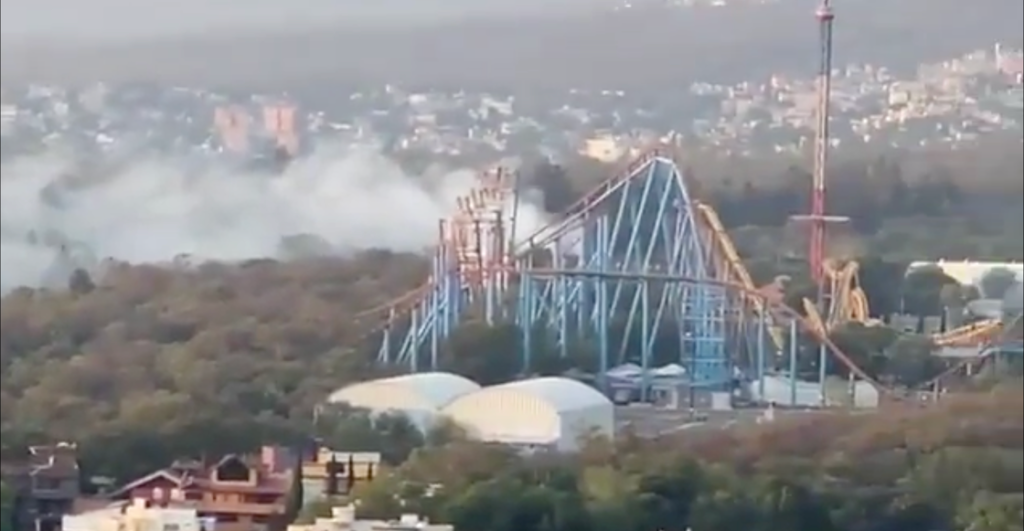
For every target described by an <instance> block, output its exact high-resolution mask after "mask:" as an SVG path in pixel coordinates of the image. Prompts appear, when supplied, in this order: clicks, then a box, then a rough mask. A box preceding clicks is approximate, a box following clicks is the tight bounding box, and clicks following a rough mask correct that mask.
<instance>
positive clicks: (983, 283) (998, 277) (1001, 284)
mask: <svg viewBox="0 0 1024 531" xmlns="http://www.w3.org/2000/svg"><path fill="white" fill-rule="evenodd" d="M1016 283H1017V274H1016V273H1014V272H1013V271H1012V270H1010V269H1007V268H1005V267H993V268H992V269H989V270H988V271H986V272H985V274H984V275H982V277H981V280H980V281H979V282H978V284H979V287H980V288H981V294H982V295H983V296H984V297H985V298H987V299H1002V298H1003V295H1005V294H1006V292H1007V291H1008V290H1009V289H1010V287H1012V286H1013V285H1014V284H1016Z"/></svg>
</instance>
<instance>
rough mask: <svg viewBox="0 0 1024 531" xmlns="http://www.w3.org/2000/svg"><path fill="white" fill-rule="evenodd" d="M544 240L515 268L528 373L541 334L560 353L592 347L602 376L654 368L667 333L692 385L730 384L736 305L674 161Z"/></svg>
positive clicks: (635, 175) (604, 196) (655, 164)
mask: <svg viewBox="0 0 1024 531" xmlns="http://www.w3.org/2000/svg"><path fill="white" fill-rule="evenodd" d="M540 236H541V237H540V238H539V240H535V241H534V242H532V244H531V245H532V246H533V248H534V250H535V252H532V253H528V255H527V256H529V257H530V258H526V259H524V263H522V264H520V266H519V268H518V269H519V271H521V277H520V282H519V293H518V297H517V313H516V319H517V323H518V324H519V326H520V328H521V329H522V330H523V332H524V334H525V337H524V339H525V341H524V342H523V343H524V352H523V364H524V368H528V367H529V365H530V355H531V350H532V348H533V341H532V337H531V336H532V334H534V333H536V332H537V330H547V331H549V333H550V334H551V335H552V336H553V338H554V341H555V344H556V345H558V347H559V348H561V349H562V350H563V352H565V351H567V350H568V347H569V344H570V343H572V342H583V343H584V344H587V345H590V346H591V348H592V349H595V350H596V351H597V352H596V356H597V358H598V363H597V366H598V373H599V374H600V375H603V374H605V373H606V371H607V370H608V368H609V367H610V365H612V364H618V363H621V362H623V361H633V362H636V363H637V364H639V365H641V366H642V367H643V368H644V369H648V368H652V367H651V360H652V359H653V353H654V349H655V341H656V339H658V338H663V337H664V335H665V334H666V333H669V334H671V336H673V337H674V338H675V341H674V343H675V345H673V346H672V349H673V350H675V351H677V354H678V362H679V364H680V365H682V366H683V367H684V368H686V369H687V370H688V372H689V375H690V380H691V381H692V382H693V383H694V384H700V385H707V386H721V385H725V384H727V382H729V381H730V380H731V379H732V375H733V371H732V368H733V367H732V366H733V362H732V360H731V359H730V356H729V351H730V350H735V349H733V348H731V347H733V346H735V344H734V342H733V341H730V338H728V337H727V336H728V332H729V330H730V328H731V324H732V323H734V322H735V320H736V318H738V317H740V316H741V315H742V310H741V308H740V304H741V303H740V301H739V300H738V299H737V298H736V297H733V296H731V295H730V293H729V290H728V289H727V288H726V287H725V286H724V285H722V284H720V283H715V281H719V280H723V279H717V278H715V267H714V266H713V265H712V256H711V254H712V253H711V251H710V248H709V245H708V241H707V238H708V233H707V231H706V230H704V228H703V227H701V226H700V224H699V221H698V216H697V214H696V211H695V208H694V202H693V201H692V200H691V198H690V196H689V194H688V192H687V189H686V185H685V182H684V179H683V175H682V174H681V172H680V171H679V169H678V168H677V167H676V165H675V164H674V163H673V162H672V161H670V160H668V159H665V158H660V157H654V158H652V159H650V160H647V161H645V162H644V163H643V164H641V165H640V166H639V167H637V168H635V169H634V170H633V171H632V172H631V174H630V175H628V176H627V178H626V179H623V180H621V181H620V182H618V183H617V184H616V185H615V186H612V187H609V188H607V189H605V190H602V191H601V192H600V193H599V195H597V196H595V197H593V198H592V200H591V201H590V202H589V203H588V204H587V205H586V206H585V208H584V209H583V210H582V212H581V213H580V214H579V215H575V216H570V217H569V218H567V222H565V223H562V224H560V225H558V226H556V227H552V228H551V230H549V231H544V232H543V233H542V234H541V235H540ZM538 249H539V250H541V251H542V252H536V250H538ZM539 261H540V262H544V263H538V262H539ZM666 329H671V331H670V332H667V330H666ZM613 330H615V331H616V332H613ZM733 339H735V338H733ZM659 348H666V345H665V343H664V342H662V343H660V344H659Z"/></svg>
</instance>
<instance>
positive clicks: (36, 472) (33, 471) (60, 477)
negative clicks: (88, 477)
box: [3, 442, 80, 531]
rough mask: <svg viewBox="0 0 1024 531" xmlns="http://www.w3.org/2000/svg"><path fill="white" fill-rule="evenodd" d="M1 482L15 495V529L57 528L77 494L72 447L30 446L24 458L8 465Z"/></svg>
mask: <svg viewBox="0 0 1024 531" xmlns="http://www.w3.org/2000/svg"><path fill="white" fill-rule="evenodd" d="M3 479H4V481H6V482H7V483H8V484H9V485H11V486H12V487H13V488H14V490H15V492H16V493H17V495H16V496H17V497H16V503H15V514H14V519H15V522H16V524H17V526H18V527H30V528H33V529H36V530H38V531H47V530H55V529H59V527H60V522H61V517H62V516H63V515H64V514H66V513H67V512H69V511H70V510H71V508H72V506H73V505H74V502H75V499H76V498H78V496H79V493H80V490H79V489H80V471H79V468H78V449H77V447H76V445H75V444H73V443H67V442H62V443H58V444H55V445H40V446H31V447H29V449H28V454H27V455H25V456H24V459H22V460H18V461H16V462H14V463H13V464H8V465H6V466H5V467H4V470H3Z"/></svg>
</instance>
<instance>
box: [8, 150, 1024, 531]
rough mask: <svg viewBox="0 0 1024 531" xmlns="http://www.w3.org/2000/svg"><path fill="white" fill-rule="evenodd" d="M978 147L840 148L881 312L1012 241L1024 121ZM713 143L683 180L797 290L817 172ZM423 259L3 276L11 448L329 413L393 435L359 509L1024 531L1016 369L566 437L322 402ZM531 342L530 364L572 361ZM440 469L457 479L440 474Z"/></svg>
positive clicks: (167, 442)
mask: <svg viewBox="0 0 1024 531" xmlns="http://www.w3.org/2000/svg"><path fill="white" fill-rule="evenodd" d="M1018 142H1019V140H1018ZM978 149H979V150H988V152H987V153H988V154H985V152H984V151H981V152H978V153H974V152H963V153H958V154H957V156H955V157H947V156H943V155H942V154H938V155H932V154H917V155H913V156H910V155H907V156H905V157H903V156H901V157H895V156H892V157H878V156H868V155H865V156H864V157H861V158H857V157H850V159H849V160H840V161H837V166H836V169H835V172H834V175H835V183H836V184H835V189H836V190H839V191H838V192H836V193H834V194H833V199H832V202H831V204H832V208H833V209H834V211H835V212H837V213H840V214H843V215H848V216H850V217H851V222H850V223H849V224H848V226H846V227H844V228H843V231H842V232H838V233H837V235H836V238H835V239H836V241H837V242H839V243H838V244H837V245H836V247H835V248H834V249H833V254H841V255H842V256H844V257H848V258H856V259H858V260H860V261H861V262H862V264H863V272H862V282H863V285H864V288H865V289H866V291H867V292H868V296H869V298H870V299H871V302H872V305H873V308H874V310H875V311H876V312H877V314H878V317H880V318H881V317H885V316H886V315H888V314H890V313H893V312H897V311H900V310H901V309H902V310H903V311H905V312H907V313H910V314H914V315H918V316H939V315H943V314H945V313H948V312H947V311H946V310H947V309H948V307H949V306H950V305H951V304H953V302H954V299H955V300H961V301H962V299H963V298H964V296H966V295H965V294H964V293H963V292H964V291H966V290H965V289H962V288H963V287H962V286H956V282H955V281H954V280H952V279H950V278H948V277H946V276H945V275H943V274H942V273H941V271H938V270H928V269H925V270H923V271H922V272H920V273H918V274H916V275H911V276H909V277H905V276H904V273H905V271H906V266H907V264H908V263H909V262H910V261H912V260H924V259H929V258H932V259H934V258H941V257H946V258H971V259H973V260H1018V261H1019V260H1021V259H1022V257H1024V251H1022V250H1021V246H1022V244H1021V240H1022V234H1024V231H1022V225H1024V205H1022V202H1021V197H1022V195H1024V192H1022V186H1024V184H1022V181H1021V180H1020V179H1019V176H1020V175H1021V174H1022V170H1021V168H1020V164H1021V161H1020V157H1019V154H1020V151H1019V143H1018V144H1016V147H1014V146H1010V148H1009V149H1010V151H1009V152H1008V151H1006V149H1007V148H1006V147H1005V146H1002V147H1000V149H998V150H993V148H992V147H991V146H984V147H982V148H978ZM1014 149H1015V150H1016V151H1013V150H1014ZM915 157H916V158H915ZM965 161H967V162H965ZM724 162H727V161H703V162H701V164H700V165H698V167H696V168H695V169H694V172H693V173H694V177H693V179H694V183H693V188H694V189H695V190H697V191H698V192H697V193H698V195H700V196H701V197H702V198H704V199H705V200H707V201H708V202H710V203H712V204H713V205H715V206H716V207H717V208H718V209H719V210H720V212H721V214H722V217H723V219H724V220H725V221H726V223H727V224H728V226H729V227H728V228H729V229H730V231H731V232H732V234H733V235H734V238H735V239H736V241H737V243H738V245H739V247H740V249H741V251H742V252H743V253H744V254H745V255H746V258H747V261H748V263H749V264H750V266H751V269H752V270H753V272H754V273H755V275H756V276H757V277H758V278H759V279H761V280H766V279H771V278H773V276H775V275H781V274H785V275H790V276H792V277H793V279H794V280H793V282H792V283H791V286H792V287H791V288H790V289H791V292H789V293H787V294H786V295H787V297H799V296H802V295H803V294H804V291H805V290H806V289H807V287H808V286H809V283H808V282H807V281H806V278H805V277H806V275H805V273H804V272H803V271H802V268H803V265H802V264H803V260H802V258H801V254H800V253H802V252H803V249H802V248H801V247H800V244H799V241H800V234H799V232H798V231H796V229H793V228H792V227H789V223H788V221H787V219H788V216H789V215H791V214H794V213H797V212H800V211H802V210H804V209H805V205H806V202H807V192H806V189H807V188H808V186H807V185H808V181H809V179H808V176H807V173H806V172H805V171H804V170H802V169H801V168H800V167H798V166H795V165H790V164H788V163H785V162H784V161H782V162H780V161H770V162H765V163H762V164H761V165H760V167H761V168H762V170H763V171H764V175H765V177H764V178H759V179H757V180H745V179H741V178H738V177H736V176H735V175H732V174H730V172H731V170H728V168H730V167H731V166H730V165H728V164H725V163H724ZM968 162H969V163H968ZM528 168H529V173H528V174H527V178H528V179H529V180H530V184H531V185H532V186H535V187H538V188H541V189H542V190H544V192H545V199H546V201H547V202H548V205H547V207H548V209H549V210H551V211H558V210H559V209H560V208H562V207H564V206H565V205H566V204H567V203H569V202H571V201H572V200H574V198H576V197H579V196H580V194H582V193H583V192H584V191H585V190H586V189H587V188H588V187H589V186H590V185H592V183H593V182H594V180H595V179H597V178H599V177H595V176H597V175H601V173H602V172H603V173H604V174H607V171H608V168H599V167H595V166H594V165H593V164H592V163H589V162H576V161H566V162H563V163H561V164H555V163H551V162H545V161H541V162H539V163H537V164H535V165H531V166H529V167H528ZM794 231H796V234H793V232H794ZM789 241H794V242H795V243H794V244H793V246H789V245H788V244H786V242H789ZM780 242H781V244H780ZM843 253H845V254H843ZM427 267H428V264H427V263H426V262H425V259H424V258H423V257H420V256H415V255H404V254H396V253H392V252H388V251H385V250H379V251H372V252H365V253H362V254H359V255H358V256H352V257H345V258H317V259H308V260H300V261H296V262H290V263H278V262H275V261H271V260H253V261H250V262H247V263H245V264H241V265H227V264H205V265H200V266H197V267H190V268H180V269H170V268H161V267H156V266H146V265H115V266H113V267H111V268H110V269H109V270H108V271H106V272H105V274H104V275H102V276H97V277H96V278H90V277H89V276H88V275H87V274H84V273H83V274H76V275H73V276H72V278H71V279H70V280H69V283H68V289H66V290H33V289H28V288H23V289H19V290H15V291H13V292H11V293H8V294H6V295H5V296H4V297H3V300H2V307H0V310H2V312H0V325H2V332H3V333H2V335H0V368H2V380H0V382H2V388H0V395H2V400H0V421H2V438H0V440H2V444H3V458H4V459H13V458H15V457H16V456H17V455H18V454H19V452H21V451H23V449H24V447H25V445H26V444H28V443H30V442H34V441H53V440H75V441H78V443H79V447H80V449H81V459H82V467H83V470H84V471H85V472H86V476H95V475H102V476H107V477H112V478H116V479H118V480H124V479H128V478H131V477H133V476H136V475H138V474H141V473H145V472H148V471H150V470H152V469H153V468H155V467H158V466H162V465H164V464H166V463H168V462H169V461H170V460H172V459H173V458H175V457H181V456H198V455H215V454H218V453H226V452H231V451H243V450H250V449H253V448H255V447H257V446H259V445H260V444H263V443H268V442H279V443H286V444H297V443H298V442H299V441H304V440H307V439H308V438H309V437H311V436H314V435H316V436H320V437H323V438H325V439H326V440H327V441H328V442H332V443H334V444H336V445H339V446H343V447H346V446H347V447H349V448H351V447H352V446H360V445H361V446H374V447H377V448H380V449H382V450H383V451H384V452H385V456H386V457H387V458H388V460H389V461H390V462H391V463H392V465H393V466H394V467H395V468H394V470H395V472H394V474H392V475H388V476H385V477H382V478H380V480H379V481H378V482H376V483H375V484H373V485H371V486H370V487H368V488H367V489H366V491H365V492H361V493H360V496H361V498H362V500H363V502H362V506H361V507H363V508H364V510H365V511H367V512H371V513H389V512H394V511H396V510H398V509H399V506H400V505H402V504H401V503H399V499H401V500H405V504H404V505H405V507H409V506H410V504H412V505H413V506H414V507H415V508H417V509H420V510H422V511H423V512H425V513H427V514H430V515H431V516H435V517H437V518H445V519H449V520H452V521H454V522H455V523H457V524H458V525H460V526H462V527H460V528H465V529H486V530H488V531H503V530H509V531H527V530H537V531H600V530H604V529H608V530H627V531H628V530H636V531H650V530H654V529H658V530H663V531H684V530H686V529H688V527H692V528H693V531H718V530H722V531H746V530H759V529H763V530H765V531H799V530H807V531H828V530H837V531H840V530H841V531H883V530H892V531H933V530H945V531H962V530H968V529H970V530H972V531H1013V530H1016V529H1021V525H1020V522H1021V521H1022V518H1021V511H1022V510H1024V504H1022V493H1024V488H1022V484H1021V479H1020V478H1021V477H1024V474H1022V466H1024V464H1022V458H1021V449H1022V448H1024V441H1022V436H1024V435H1022V434H1024V429H1022V426H1024V411H1022V409H1021V408H1022V398H1024V391H1022V388H1021V386H1020V382H1019V379H1015V378H1000V379H997V380H995V381H986V382H976V385H973V386H971V388H972V389H973V391H972V392H970V393H965V394H964V396H960V397H955V398H950V399H949V400H948V401H946V402H943V403H942V405H940V406H937V407H932V408H927V409H922V408H919V407H914V406H907V405H904V406H899V407H898V408H896V409H892V410H886V411H883V412H879V413H875V414H866V415H853V414H849V415H847V414H842V413H835V414H821V415H816V416H813V417H807V418H805V419H802V420H792V421H785V422H778V423H775V424H772V425H771V426H757V427H754V426H750V427H736V428H734V429H731V430H722V431H716V432H714V433H709V434H701V435H699V436H697V435H688V436H686V437H681V436H673V437H664V438H659V439H655V440H642V439H640V438H638V437H631V436H629V434H626V435H625V436H624V437H623V438H622V440H621V441H615V442H609V441H593V442H592V444H590V445H589V446H588V448H587V451H586V452H584V453H583V455H581V456H576V457H567V456H555V455H534V456H527V457H524V456H519V455H513V454H511V453H508V452H507V451H506V450H503V449H500V448H493V447H487V446H481V445H476V444H473V443H470V442H467V441H464V440H462V439H461V438H460V437H458V435H457V434H450V433H449V434H447V436H444V437H440V436H434V435H436V434H418V433H415V430H414V429H411V427H410V426H408V425H406V424H403V422H402V419H378V420H377V421H376V422H372V421H370V420H368V419H366V418H363V417H360V416H359V415H358V414H357V413H349V414H346V415H344V416H341V417H339V418H336V419H331V422H322V421H321V422H317V423H314V422H313V420H312V415H311V411H312V408H313V406H314V404H316V403H317V402H318V401H319V400H321V399H322V398H323V397H324V396H325V395H326V394H327V393H329V392H330V391H331V390H333V389H335V388H338V387H340V386H342V385H344V384H346V383H349V382H352V381H356V380H360V379H365V378H369V377H373V376H377V375H381V374H384V373H386V370H384V369H381V368H379V367H375V366H374V365H373V364H372V363H371V362H370V352H369V348H368V346H369V345H368V342H367V341H366V339H367V338H366V332H367V326H368V324H367V323H366V322H363V321H361V320H360V319H359V318H357V317H356V316H357V315H358V314H359V313H360V312H362V311H363V310H365V309H367V308H371V307H373V306H376V305H378V304H380V303H382V302H384V301H386V300H389V299H390V298H392V297H394V296H396V295H398V294H401V293H403V292H405V291H406V290H408V289H410V288H412V287H414V286H415V285H417V284H418V283H419V282H421V281H422V279H423V278H424V276H425V274H426V270H427ZM951 287H952V288H955V289H950V288H951ZM1018 325H1019V321H1018ZM1014 333H1018V334H1019V333H1020V331H1019V329H1018V330H1016V332H1014ZM834 336H835V337H834V339H835V340H836V341H837V342H838V343H841V344H842V346H843V348H844V349H845V350H847V352H848V353H850V354H851V355H853V356H855V357H856V359H857V361H858V362H859V363H861V364H862V365H863V366H864V367H866V368H867V370H869V371H870V372H871V373H872V375H873V376H877V377H884V378H888V379H889V380H890V381H895V382H899V383H900V384H902V385H905V386H908V387H914V386H916V385H919V384H922V383H924V382H927V381H928V380H929V379H930V378H931V377H932V376H934V375H936V374H938V373H939V372H941V371H943V370H944V369H945V368H946V367H945V365H943V364H942V363H940V362H937V361H935V359H934V357H932V356H931V346H930V345H929V344H928V339H927V337H925V336H918V335H914V334H902V333H898V332H897V331H894V330H891V329H888V328H884V327H883V328H871V329H868V328H867V327H847V328H844V329H840V330H836V331H835V332H834ZM518 340H519V338H518V336H517V332H516V330H515V328H514V327H509V326H497V327H494V328H488V327H485V326H483V325H480V324H472V323H471V324H468V325H466V326H465V327H464V329H462V330H459V331H458V332H457V333H456V334H455V335H454V336H453V338H452V339H451V340H450V341H449V342H448V344H446V345H445V347H444V356H443V359H442V364H443V366H444V368H445V369H448V370H452V371H454V372H459V373H462V374H465V375H467V376H469V377H471V378H474V379H476V380H478V381H481V382H483V383H491V382H497V381H502V380H507V379H509V378H513V377H515V375H516V372H517V371H518V370H519V367H518V366H514V361H510V360H514V359H515V356H514V355H510V354H512V353H514V352H515V349H516V348H517V347H516V344H517V341H518ZM481 352H486V353H487V355H481V354H480V353H481ZM584 354H585V353H584ZM539 358H540V360H539V363H540V364H541V365H542V372H552V373H554V372H559V371H561V370H563V369H565V368H566V367H565V366H564V361H563V360H557V359H554V357H552V358H551V359H550V360H547V361H545V359H544V356H543V353H540V355H539ZM834 370H836V371H837V372H841V371H842V368H840V367H836V368H835V369H834ZM352 449H355V448H352ZM453 470H454V471H458V473H457V474H454V473H453V472H452V471H453ZM434 483H437V484H440V485H442V486H443V488H442V489H440V491H437V489H434V488H427V487H429V486H430V485H431V484H434ZM427 492H429V493H431V495H426V494H425V493H427ZM438 492H439V493H438ZM4 493H5V494H4V495H5V496H7V495H8V494H7V493H8V491H7V490H5V491H4ZM396 494H397V495H398V498H396ZM315 509H316V508H313V509H311V510H315Z"/></svg>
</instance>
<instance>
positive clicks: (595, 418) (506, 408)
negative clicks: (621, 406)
mask: <svg viewBox="0 0 1024 531" xmlns="http://www.w3.org/2000/svg"><path fill="white" fill-rule="evenodd" d="M441 414H442V415H443V416H444V417H446V418H448V419H450V420H451V421H453V422H454V423H456V424H458V425H460V426H462V427H463V428H464V429H465V430H466V431H467V433H468V434H469V435H470V437H472V438H474V439H477V440H480V441H485V442H494V443H502V444H510V445H515V446H520V447H524V448H551V449H556V450H560V451H573V450H576V449H578V448H579V444H580V442H581V440H582V439H583V438H584V437H586V436H588V435H598V436H605V437H609V438H610V437H613V436H614V432H615V406H614V404H613V403H612V401H611V400H609V399H608V397H607V396H605V395H604V394H602V393H601V392H599V391H597V390H596V389H594V388H592V387H590V386H588V385H586V384H583V383H581V382H578V381H576V380H571V379H568V378H556V377H545V378H534V379H529V380H519V381H515V382H510V383H506V384H502V385H495V386H491V387H485V388H483V389H480V390H479V391H476V392H473V393H469V394H465V395H463V396H461V397H459V398H456V399H455V400H453V401H451V402H450V403H448V405H446V406H444V407H443V408H442V409H441Z"/></svg>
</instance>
